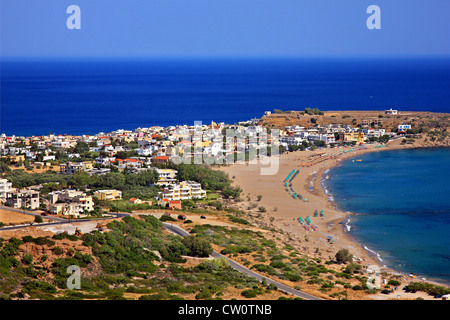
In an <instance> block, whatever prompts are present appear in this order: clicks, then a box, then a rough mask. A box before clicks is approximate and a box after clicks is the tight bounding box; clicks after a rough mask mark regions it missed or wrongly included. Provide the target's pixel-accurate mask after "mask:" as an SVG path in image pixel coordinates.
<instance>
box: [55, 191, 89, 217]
mask: <svg viewBox="0 0 450 320" xmlns="http://www.w3.org/2000/svg"><path fill="white" fill-rule="evenodd" d="M48 195H49V211H50V213H52V214H63V215H73V216H79V215H81V214H85V213H87V212H89V211H93V210H94V201H93V200H92V197H91V196H87V195H86V193H84V192H82V191H78V190H62V191H54V192H50V193H49V194H48Z"/></svg>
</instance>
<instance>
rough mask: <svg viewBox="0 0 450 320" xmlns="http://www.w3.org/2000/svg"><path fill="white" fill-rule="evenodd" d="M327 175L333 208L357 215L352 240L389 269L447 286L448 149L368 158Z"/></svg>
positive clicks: (449, 233)
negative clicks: (437, 281) (438, 281)
mask: <svg viewBox="0 0 450 320" xmlns="http://www.w3.org/2000/svg"><path fill="white" fill-rule="evenodd" d="M356 159H360V160H362V161H355V160H356ZM327 174H328V176H329V179H325V180H324V181H323V183H324V185H325V188H326V189H327V191H328V192H329V193H330V194H331V195H332V197H333V198H334V202H335V204H336V205H337V207H338V208H339V209H341V210H343V211H349V212H351V213H354V214H355V215H352V216H350V222H349V223H348V227H349V228H350V232H349V233H350V235H351V236H353V237H354V238H356V239H357V240H358V241H359V242H360V243H361V244H362V245H363V246H365V247H366V249H369V250H371V251H372V252H373V253H375V252H376V253H378V254H379V258H381V260H382V263H383V264H385V265H387V266H388V267H391V268H393V269H395V270H398V271H401V272H407V273H410V272H412V273H415V274H419V275H420V277H425V278H428V279H435V280H441V281H444V282H446V283H450V196H449V195H450V183H449V181H450V149H448V148H437V149H409V150H390V151H381V152H374V153H367V154H364V155H361V156H356V157H354V158H352V159H347V160H345V161H343V163H342V164H341V165H340V166H338V167H335V168H333V169H331V170H330V171H329V172H328V173H327Z"/></svg>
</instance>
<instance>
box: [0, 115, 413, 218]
mask: <svg viewBox="0 0 450 320" xmlns="http://www.w3.org/2000/svg"><path fill="white" fill-rule="evenodd" d="M274 112H275V113H279V112H280V111H279V110H274ZM305 113H306V114H321V113H322V112H320V111H319V110H317V109H310V108H307V109H305ZM380 113H381V114H385V115H397V114H398V111H397V110H393V109H389V110H385V111H384V112H380ZM271 114H272V112H270V111H266V112H265V117H267V116H270V115H271ZM260 121H261V119H252V120H249V121H243V122H239V123H238V124H232V125H227V124H225V123H215V122H211V124H209V125H206V124H201V123H195V125H193V126H188V125H177V126H168V127H161V126H153V127H150V128H137V129H135V130H134V131H132V130H123V129H120V130H116V131H113V132H109V133H104V132H100V133H98V134H96V135H80V136H73V135H62V134H61V135H53V134H48V135H45V136H31V137H20V136H6V135H5V134H3V135H1V136H0V151H1V160H0V171H1V172H2V174H3V179H0V201H1V203H2V204H4V205H6V206H10V207H13V208H16V209H27V210H38V209H40V210H43V211H45V213H43V214H44V215H45V214H52V215H62V216H70V217H84V216H86V215H90V214H92V213H93V212H95V213H97V214H98V213H99V207H100V206H99V205H100V204H103V205H104V204H106V203H110V204H111V203H114V201H116V203H117V202H118V201H119V200H120V201H124V200H125V201H128V202H129V203H130V204H131V205H138V204H145V205H147V206H153V207H154V208H169V209H182V203H183V201H186V200H195V199H205V198H206V197H207V192H206V190H204V189H203V188H202V185H201V184H200V183H199V182H198V181H190V180H182V181H180V180H178V179H177V170H176V169H174V168H171V167H170V165H169V164H170V163H171V161H174V162H175V159H176V157H179V156H180V155H182V156H183V159H184V160H185V161H186V159H187V160H188V163H190V162H191V160H192V159H194V158H195V157H196V156H200V157H201V158H202V159H205V163H211V162H207V161H206V159H213V161H212V163H216V164H223V163H225V164H229V163H230V161H229V160H230V159H231V160H235V159H236V155H237V154H243V155H246V157H245V159H246V160H249V158H250V159H251V155H253V157H254V156H256V157H258V156H259V155H260V154H267V155H269V156H270V151H269V152H267V150H270V149H273V148H274V147H275V148H277V149H278V150H279V153H283V152H289V151H296V150H305V149H316V148H337V147H340V146H348V145H353V146H354V145H358V146H360V145H363V144H367V143H386V142H388V141H389V140H390V139H395V138H397V137H403V136H404V135H407V134H410V133H412V130H411V125H410V124H406V123H401V124H399V125H398V127H397V128H393V129H395V130H389V129H388V130H387V129H386V128H382V126H383V122H382V119H381V118H376V119H372V120H366V119H363V120H361V121H360V123H355V122H353V124H354V125H349V124H340V123H338V122H336V123H331V124H325V125H321V124H318V123H316V122H315V121H312V120H311V125H309V126H299V125H289V126H284V127H283V128H279V129H275V128H272V129H271V128H266V127H265V126H262V125H260ZM275 131H277V134H275ZM228 132H232V133H233V135H232V138H233V139H232V140H230V139H228V138H227V139H224V134H225V133H228ZM414 133H417V130H416V132H414ZM242 137H243V139H235V138H242ZM230 141H231V142H230ZM225 142H226V143H225ZM251 151H253V152H251ZM266 152H267V153H266ZM249 155H250V156H249ZM231 162H232V161H231ZM184 163H186V162H184ZM16 170H19V171H22V172H27V173H29V174H35V175H38V174H40V173H44V172H47V173H53V174H55V173H58V174H59V175H60V176H74V175H75V176H76V177H77V179H78V180H82V178H83V177H84V178H85V179H88V177H90V178H92V177H94V178H97V179H101V177H102V176H108V175H109V174H111V173H114V172H118V173H129V174H136V175H139V174H141V175H142V174H144V173H145V172H149V171H152V172H154V173H153V174H154V175H155V177H154V178H153V180H152V179H150V180H148V181H147V182H144V183H143V184H141V186H143V187H151V188H152V190H153V191H154V192H153V193H151V196H149V195H147V196H144V197H143V199H141V198H140V197H138V196H135V195H133V194H132V196H130V193H129V192H128V193H127V194H126V195H127V196H128V197H126V198H124V196H125V194H124V192H123V191H122V190H117V189H114V188H106V189H102V188H101V186H102V185H100V186H97V187H96V188H94V189H93V188H86V186H87V183H84V184H83V183H78V184H77V186H79V187H81V188H80V189H81V190H80V189H77V188H74V185H73V183H72V185H66V184H64V183H62V182H61V181H59V180H60V179H58V181H45V183H39V184H36V185H29V184H30V183H25V184H22V185H14V182H13V181H10V180H9V179H10V178H8V177H11V176H12V175H13V173H15V172H14V171H16ZM5 176H6V177H5ZM13 180H14V179H13ZM91 185H92V184H91ZM97 185H98V183H97ZM104 185H108V184H107V183H103V186H104ZM109 185H112V184H109ZM140 193H142V190H141V191H140ZM116 209H118V208H117V207H116Z"/></svg>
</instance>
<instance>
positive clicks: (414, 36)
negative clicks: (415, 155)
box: [0, 0, 450, 58]
mask: <svg viewBox="0 0 450 320" xmlns="http://www.w3.org/2000/svg"><path fill="white" fill-rule="evenodd" d="M70 5H77V6H79V8H80V9H81V29H79V30H76V29H74V30H70V29H68V28H67V25H66V21H67V19H68V18H69V16H70V14H68V13H66V10H67V7H69V6H70ZM370 5H377V6H379V8H380V9H381V29H379V30H369V29H368V28H367V26H366V20H367V19H368V18H369V16H370V14H368V13H366V10H367V8H368V7H369V6H370ZM0 10H1V13H0V18H1V21H0V35H1V42H0V44H1V47H0V54H1V56H2V57H28V58H36V57H37V58H45V57H49V58H55V57H62V58H64V57H69V58H72V57H80V58H86V57H111V58H119V57H142V58H148V57H374V56H375V57H378V56H379V57H387V56H435V55H440V56H450V37H449V33H450V19H449V18H448V15H449V13H450V1H448V0H427V1H424V0H339V1H338V0H320V1H317V0H120V1H119V0H1V1H0Z"/></svg>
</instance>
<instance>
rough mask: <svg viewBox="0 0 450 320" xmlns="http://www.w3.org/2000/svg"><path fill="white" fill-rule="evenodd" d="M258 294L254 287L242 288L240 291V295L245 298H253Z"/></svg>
mask: <svg viewBox="0 0 450 320" xmlns="http://www.w3.org/2000/svg"><path fill="white" fill-rule="evenodd" d="M257 295H258V291H256V290H254V289H248V290H244V291H242V292H241V296H243V297H245V298H248V299H250V298H254V297H256V296H257Z"/></svg>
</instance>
